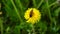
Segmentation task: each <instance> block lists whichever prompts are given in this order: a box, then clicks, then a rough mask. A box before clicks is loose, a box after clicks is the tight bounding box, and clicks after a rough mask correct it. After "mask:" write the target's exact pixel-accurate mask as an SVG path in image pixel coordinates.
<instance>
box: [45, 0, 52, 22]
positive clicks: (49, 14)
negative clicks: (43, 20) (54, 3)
mask: <svg viewBox="0 0 60 34" xmlns="http://www.w3.org/2000/svg"><path fill="white" fill-rule="evenodd" d="M46 5H47V9H48V11H47V12H48V16H49V18H50V20H51V22H52V17H51V13H50V8H49V4H48V0H46Z"/></svg>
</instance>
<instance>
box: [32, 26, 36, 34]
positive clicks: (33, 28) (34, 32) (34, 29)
mask: <svg viewBox="0 0 60 34" xmlns="http://www.w3.org/2000/svg"><path fill="white" fill-rule="evenodd" d="M32 30H33V33H32V34H36V33H35V29H34V25H32Z"/></svg>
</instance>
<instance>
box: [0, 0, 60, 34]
mask: <svg viewBox="0 0 60 34" xmlns="http://www.w3.org/2000/svg"><path fill="white" fill-rule="evenodd" d="M0 3H1V5H0V6H1V8H0V9H1V10H0V12H2V14H0V34H32V33H34V34H60V0H0ZM28 8H37V9H39V10H40V12H41V15H42V16H41V20H40V21H39V22H38V23H37V24H34V25H31V24H28V23H26V20H25V19H24V13H25V11H26V10H27V9H28ZM32 28H34V31H35V32H33V30H32Z"/></svg>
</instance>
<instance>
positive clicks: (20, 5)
mask: <svg viewBox="0 0 60 34" xmlns="http://www.w3.org/2000/svg"><path fill="white" fill-rule="evenodd" d="M18 3H19V7H20V9H21V11H23V10H22V8H23V6H22V4H21V1H20V0H18Z"/></svg>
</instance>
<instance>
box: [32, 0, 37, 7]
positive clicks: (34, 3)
mask: <svg viewBox="0 0 60 34" xmlns="http://www.w3.org/2000/svg"><path fill="white" fill-rule="evenodd" d="M32 1H33V5H34V7H35V8H36V2H35V0H32Z"/></svg>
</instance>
